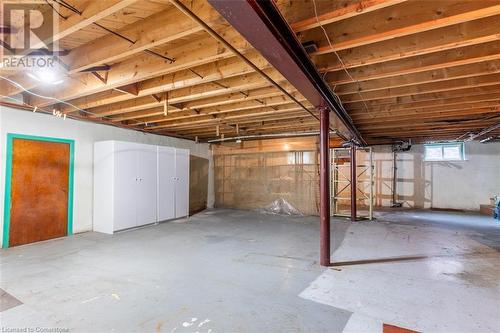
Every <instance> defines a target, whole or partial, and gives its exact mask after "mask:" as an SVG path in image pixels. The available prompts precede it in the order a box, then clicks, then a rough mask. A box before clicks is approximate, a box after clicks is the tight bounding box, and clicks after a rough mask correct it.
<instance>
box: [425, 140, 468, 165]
mask: <svg viewBox="0 0 500 333" xmlns="http://www.w3.org/2000/svg"><path fill="white" fill-rule="evenodd" d="M456 146H458V147H459V148H460V158H458V159H450V158H444V147H456ZM427 147H440V148H441V159H428V158H427V156H426V155H427V154H426V153H427ZM424 161H425V162H460V161H465V144H464V142H445V143H429V144H424Z"/></svg>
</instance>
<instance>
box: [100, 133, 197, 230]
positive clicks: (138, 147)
mask: <svg viewBox="0 0 500 333" xmlns="http://www.w3.org/2000/svg"><path fill="white" fill-rule="evenodd" d="M177 164H179V166H178V167H177ZM188 211H189V150H186V149H175V148H170V147H159V146H153V145H145V144H138V143H131V142H122V141H102V142H96V143H95V144H94V231H98V232H104V233H108V234H112V233H113V232H115V231H118V230H124V229H129V228H134V227H138V226H142V225H146V224H150V223H155V222H158V221H163V220H168V219H172V218H178V217H183V216H187V215H188Z"/></svg>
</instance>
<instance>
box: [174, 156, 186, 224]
mask: <svg viewBox="0 0 500 333" xmlns="http://www.w3.org/2000/svg"><path fill="white" fill-rule="evenodd" d="M175 173H176V175H175V179H176V182H175V217H183V216H188V215H189V150H186V149H176V150H175Z"/></svg>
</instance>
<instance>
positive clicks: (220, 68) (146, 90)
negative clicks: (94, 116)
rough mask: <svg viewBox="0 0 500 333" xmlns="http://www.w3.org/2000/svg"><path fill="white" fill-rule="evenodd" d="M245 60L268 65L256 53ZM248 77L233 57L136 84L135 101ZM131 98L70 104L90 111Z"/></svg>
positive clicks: (105, 97) (108, 96) (87, 99)
mask: <svg viewBox="0 0 500 333" xmlns="http://www.w3.org/2000/svg"><path fill="white" fill-rule="evenodd" d="M247 56H248V58H249V59H251V60H252V61H253V63H254V64H255V65H256V66H257V67H259V68H261V69H266V68H269V65H268V63H267V61H265V60H264V59H263V58H262V57H261V56H260V55H259V54H257V53H256V52H254V51H249V52H248V54H247ZM250 73H253V70H252V68H250V67H249V66H246V65H244V64H243V63H242V62H241V61H240V60H239V59H238V58H235V57H232V58H229V59H223V60H220V61H216V62H213V63H209V64H205V65H201V66H197V67H194V68H192V69H191V70H182V71H178V72H174V73H171V74H167V75H162V76H159V77H155V78H152V79H148V80H145V81H141V82H138V83H137V85H138V94H137V97H143V96H149V95H154V94H161V93H163V92H164V91H170V90H174V89H181V88H187V87H191V86H195V85H199V84H205V83H210V82H213V81H217V80H222V79H226V78H232V77H236V76H240V75H245V74H250ZM133 98H134V96H130V95H123V94H118V93H108V92H104V93H99V94H96V95H93V96H89V97H84V98H78V99H75V100H72V101H71V103H72V104H74V105H77V106H78V107H79V108H81V109H90V108H95V107H101V106H104V105H108V104H113V103H119V102H126V101H129V100H131V99H133ZM158 102H159V101H158ZM124 104H125V103H124ZM72 110H73V109H72V108H69V107H63V110H62V111H63V112H71V111H72Z"/></svg>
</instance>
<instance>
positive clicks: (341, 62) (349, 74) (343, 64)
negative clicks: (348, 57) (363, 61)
mask: <svg viewBox="0 0 500 333" xmlns="http://www.w3.org/2000/svg"><path fill="white" fill-rule="evenodd" d="M312 3H313V8H314V15H315V16H316V21H317V22H318V25H319V27H320V28H321V30H323V33H324V35H325V37H326V40H327V41H328V44H329V45H330V48H331V50H332V51H333V53H334V54H335V56H336V57H337V59H338V60H339V62H340V65H341V67H342V69H343V70H344V72H345V73H346V74H347V76H348V77H349V78H350V79H351V80H352V81H353V82H356V83H357V85H358V92H357V93H358V95H359V97H360V98H361V101H362V103H363V106H364V108H365V111H366V112H367V113H368V114H369V115H371V116H372V117H373V115H372V114H371V112H370V111H369V109H368V105H367V104H366V101H365V99H364V98H363V95H361V84H360V83H359V81H358V80H356V79H355V78H354V77H353V76H352V75H351V73H349V71H348V70H347V66H346V65H345V63H344V61H343V60H342V58H341V57H340V55H339V54H338V52H337V51H335V49H334V47H333V44H332V41H331V40H330V37H329V36H328V33H327V32H326V29H325V27H324V26H323V24H322V23H321V21H320V20H319V16H318V10H317V8H316V0H313V1H312ZM326 74H327V72H325V75H324V76H323V78H325V77H326ZM336 86H337V85H336V84H335V86H334V88H333V90H335V87H336ZM332 92H333V95H334V96H335V97H336V98H337V99H338V101H340V97H339V96H338V95H337V94H336V93H335V91H332ZM340 105H342V103H340ZM342 107H343V106H342Z"/></svg>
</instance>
